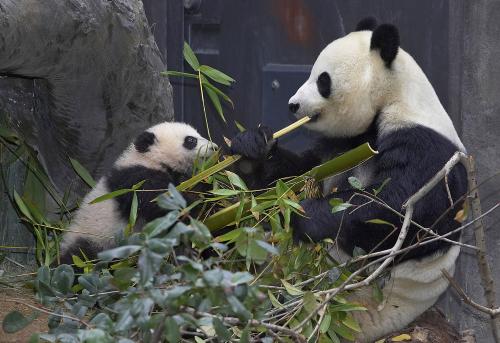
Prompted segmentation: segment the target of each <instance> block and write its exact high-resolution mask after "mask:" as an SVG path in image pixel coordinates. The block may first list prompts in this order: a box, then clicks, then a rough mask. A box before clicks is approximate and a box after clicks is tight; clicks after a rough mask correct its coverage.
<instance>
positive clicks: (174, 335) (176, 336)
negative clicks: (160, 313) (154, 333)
mask: <svg viewBox="0 0 500 343" xmlns="http://www.w3.org/2000/svg"><path fill="white" fill-rule="evenodd" d="M163 332H164V333H165V338H166V339H167V341H168V342H171V343H177V342H180V340H181V332H180V330H179V325H177V322H176V321H175V319H174V318H172V317H167V318H166V319H165V330H163Z"/></svg>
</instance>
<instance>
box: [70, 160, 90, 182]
mask: <svg viewBox="0 0 500 343" xmlns="http://www.w3.org/2000/svg"><path fill="white" fill-rule="evenodd" d="M69 161H70V162H71V165H72V166H73V169H74V170H75V172H76V173H77V174H78V176H79V177H81V178H82V180H83V181H85V183H86V184H87V185H89V186H90V187H92V188H93V187H95V185H96V182H95V180H94V178H93V177H92V176H91V175H90V173H89V172H88V170H87V169H85V167H84V166H82V165H81V164H80V162H78V161H77V160H75V159H73V158H71V157H70V158H69Z"/></svg>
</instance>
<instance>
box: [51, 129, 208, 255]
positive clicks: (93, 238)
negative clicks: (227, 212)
mask: <svg viewBox="0 0 500 343" xmlns="http://www.w3.org/2000/svg"><path fill="white" fill-rule="evenodd" d="M216 149H217V145H216V144H214V143H213V142H211V141H209V140H207V139H205V138H203V137H202V136H200V134H199V133H198V132H197V131H196V129H194V128H193V127H191V126H190V125H188V124H184V123H176V122H164V123H161V124H158V125H155V126H153V127H151V128H149V129H147V130H146V131H144V132H143V133H141V134H140V135H139V136H138V137H137V138H136V139H135V140H134V142H133V143H132V144H130V146H129V147H128V148H127V150H125V151H124V152H123V153H122V154H121V155H120V157H119V158H118V159H117V160H116V162H115V163H114V165H113V167H112V168H111V170H110V171H109V172H108V173H107V174H106V175H104V176H103V177H101V179H100V180H99V182H98V183H97V184H96V186H95V187H94V188H93V189H92V190H91V191H90V193H88V194H87V195H86V196H85V197H84V199H83V201H82V204H81V206H80V208H79V210H78V211H77V212H76V214H75V216H74V218H73V220H72V222H71V225H70V226H69V230H70V232H67V233H66V234H65V235H64V236H63V239H62V241H61V244H60V249H61V263H67V264H70V263H72V258H71V256H72V255H78V254H79V253H80V249H81V250H82V251H84V252H85V254H86V255H87V256H88V257H89V258H95V257H96V256H97V253H98V252H99V251H101V250H104V249H109V248H111V247H112V246H113V244H114V237H115V236H116V235H117V234H118V233H120V232H121V230H123V229H124V228H125V227H126V226H127V223H128V218H129V214H130V207H131V202H132V193H127V194H125V195H121V196H119V197H116V198H112V199H109V200H105V201H102V202H98V203H96V204H90V202H91V201H92V200H94V199H95V198H97V197H99V196H101V195H104V194H106V193H110V192H112V191H114V190H117V189H123V188H130V187H132V186H133V185H134V184H136V183H138V182H140V181H142V180H146V181H145V183H144V184H143V186H142V189H144V190H148V189H149V190H155V189H156V190H162V189H166V188H167V187H168V184H169V183H173V184H175V185H177V184H179V183H180V182H182V181H184V180H186V179H188V178H189V177H191V172H192V167H193V163H194V161H195V159H197V158H205V157H208V156H210V155H211V154H212V153H213V152H214V151H215V150H216ZM161 193H162V191H151V192H138V193H137V197H138V216H137V226H140V224H141V223H146V222H149V221H151V220H153V219H155V218H158V217H160V216H162V215H164V214H165V211H164V210H162V209H161V208H160V207H158V206H157V205H156V204H155V203H154V202H151V201H152V200H153V199H155V198H156V197H157V196H158V195H159V194H161ZM187 200H189V198H188V199H187Z"/></svg>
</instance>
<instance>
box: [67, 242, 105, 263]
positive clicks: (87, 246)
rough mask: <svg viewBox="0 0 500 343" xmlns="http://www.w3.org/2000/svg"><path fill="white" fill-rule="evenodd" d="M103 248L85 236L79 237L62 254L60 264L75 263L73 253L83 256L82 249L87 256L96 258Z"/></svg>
mask: <svg viewBox="0 0 500 343" xmlns="http://www.w3.org/2000/svg"><path fill="white" fill-rule="evenodd" d="M101 250H102V249H101V248H100V247H99V246H98V245H96V244H95V243H93V242H92V241H90V240H88V239H85V238H78V239H77V240H76V241H75V242H74V243H73V244H72V245H71V246H70V247H68V248H67V249H65V250H64V252H62V253H61V256H60V262H61V263H60V264H68V265H71V264H73V257H72V256H73V255H77V256H81V251H83V253H84V254H85V256H87V258H88V259H90V260H92V259H96V258H97V254H98V253H99V252H100V251H101Z"/></svg>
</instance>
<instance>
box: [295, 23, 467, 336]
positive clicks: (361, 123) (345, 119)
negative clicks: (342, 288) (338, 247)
mask: <svg viewBox="0 0 500 343" xmlns="http://www.w3.org/2000/svg"><path fill="white" fill-rule="evenodd" d="M371 36H372V32H371V31H360V32H352V33H350V34H348V35H346V36H345V37H343V38H340V39H337V40H335V41H334V42H332V43H331V44H329V45H328V46H327V47H326V48H325V49H324V50H323V51H322V52H321V53H320V55H319V56H318V58H317V60H316V62H315V63H314V66H313V68H312V71H311V75H310V77H309V79H308V80H307V81H306V82H305V83H304V84H303V85H302V86H301V87H300V88H299V89H298V90H297V92H296V93H295V95H293V96H292V97H291V98H290V100H289V103H294V104H299V105H300V107H299V110H298V111H297V113H296V116H297V117H303V116H306V115H309V116H312V115H315V114H319V117H318V120H317V121H315V122H312V123H309V124H307V126H308V127H309V128H310V129H312V130H315V131H318V132H320V133H322V134H324V135H326V136H330V137H353V136H356V135H359V134H362V133H364V132H365V131H366V130H367V129H368V127H369V126H370V124H371V123H372V122H373V120H374V118H375V115H376V114H377V113H380V117H379V119H378V120H379V121H378V124H379V135H381V136H383V135H385V134H388V133H390V132H393V131H397V130H400V129H404V128H410V127H412V126H416V125H421V126H424V127H427V128H430V129H432V130H434V131H435V132H437V133H439V134H441V135H442V136H444V137H445V138H447V139H448V140H449V141H450V142H452V143H453V144H454V145H455V146H456V147H457V149H458V150H461V151H465V148H464V146H463V144H462V142H461V141H460V138H459V137H458V134H457V132H456V130H455V128H454V126H453V124H452V122H451V120H450V118H449V116H448V114H447V113H446V111H445V110H444V108H443V106H442V105H441V103H440V101H439V99H438V97H437V95H436V92H435V91H434V88H433V87H432V85H431V84H430V82H429V80H428V79H427V77H426V76H425V74H424V73H423V71H422V70H421V69H420V67H419V66H418V65H417V63H416V62H415V60H414V59H413V58H412V57H411V56H410V55H409V54H408V53H406V52H405V51H404V50H403V49H401V48H400V49H399V51H398V54H397V56H396V58H395V60H394V61H393V62H392V65H391V67H390V68H387V67H386V65H385V63H384V61H383V60H382V58H381V57H380V52H379V51H378V50H371V49H370V41H371ZM323 72H328V74H329V75H330V78H331V81H332V87H331V95H330V97H329V98H328V99H325V98H324V97H322V96H321V95H320V93H319V91H318V88H317V85H316V80H317V78H318V76H319V75H320V74H321V73H323ZM430 153H432V152H430ZM372 172H373V165H372V164H371V163H365V164H363V165H360V166H358V167H356V168H355V169H354V170H353V174H354V175H355V176H356V177H358V178H359V179H360V180H362V183H363V184H364V185H369V184H370V181H371V178H372ZM336 181H338V179H337V178H335V177H333V178H330V179H329V180H327V181H325V183H324V192H325V194H329V193H331V192H332V187H333V186H335V182H336ZM459 250H460V249H459V247H458V246H453V247H451V248H450V249H449V250H447V252H446V253H445V254H442V253H437V254H435V255H433V256H427V257H425V258H423V259H421V260H408V261H405V262H403V263H401V264H398V265H396V266H395V267H394V268H393V269H392V271H391V274H390V277H389V280H388V282H387V283H386V284H385V286H384V287H383V294H384V299H385V301H384V303H383V304H378V303H376V302H375V301H374V300H373V297H372V289H371V287H366V288H364V289H360V290H357V291H355V292H353V293H352V295H351V297H350V300H352V301H356V302H359V303H360V304H362V305H363V306H365V307H366V308H367V309H368V311H365V312H356V313H355V314H354V315H355V317H356V319H357V320H358V322H359V323H360V325H361V327H362V329H363V334H362V335H360V336H359V337H358V341H359V342H373V341H374V340H375V339H377V338H379V337H381V336H383V335H385V334H388V333H390V332H391V331H393V330H398V329H401V328H402V327H404V326H406V325H408V324H409V323H410V322H411V321H412V320H414V319H415V318H416V317H417V316H418V315H420V314H421V313H423V312H424V311H425V310H426V309H428V308H429V307H430V306H432V305H433V304H434V303H435V302H436V300H437V298H438V297H439V296H440V295H441V294H442V293H443V292H444V290H445V289H446V288H447V286H448V282H447V280H446V279H444V278H443V277H442V274H441V270H442V269H445V270H447V271H448V272H449V273H453V272H454V268H455V261H456V259H457V256H458V254H459ZM332 255H333V256H334V257H336V258H339V259H340V260H345V259H346V258H347V257H348V256H349V255H348V254H346V253H345V252H343V251H332Z"/></svg>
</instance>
